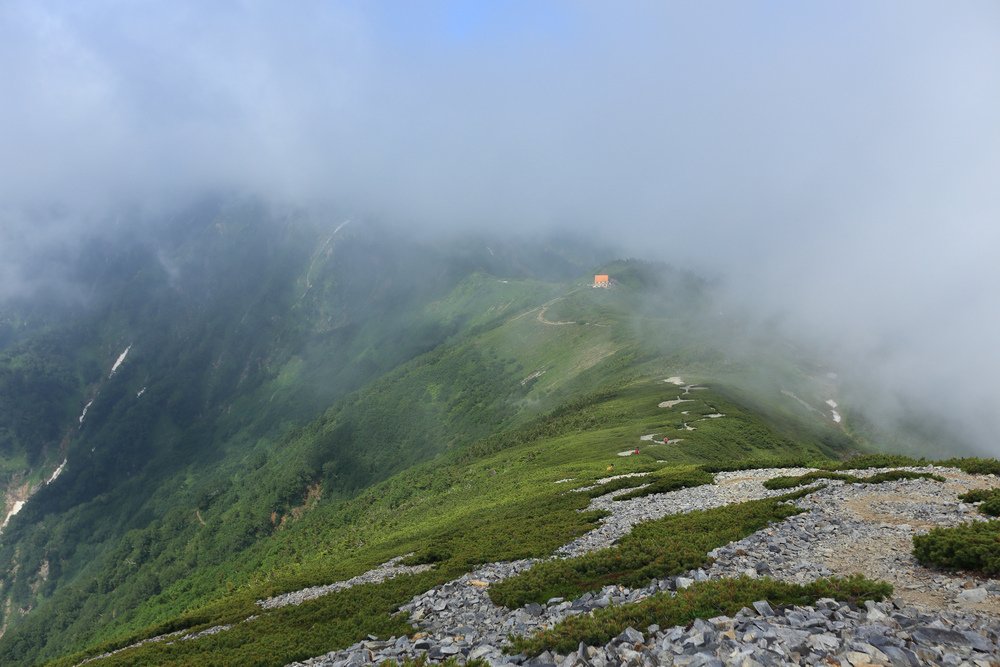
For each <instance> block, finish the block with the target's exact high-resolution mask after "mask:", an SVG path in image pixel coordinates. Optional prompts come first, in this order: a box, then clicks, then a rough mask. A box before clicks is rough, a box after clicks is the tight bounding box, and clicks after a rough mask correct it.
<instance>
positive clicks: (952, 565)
mask: <svg viewBox="0 0 1000 667" xmlns="http://www.w3.org/2000/svg"><path fill="white" fill-rule="evenodd" d="M913 555H914V556H915V557H916V559H917V561H919V562H920V563H921V564H922V565H926V566H929V567H930V566H936V567H941V568H945V569H948V570H972V571H975V572H980V573H982V574H985V575H987V576H990V577H996V576H997V575H1000V520H994V521H975V522H972V523H964V524H962V525H960V526H954V527H952V528H935V529H933V530H931V531H930V532H929V533H927V534H926V535H916V536H914V538H913Z"/></svg>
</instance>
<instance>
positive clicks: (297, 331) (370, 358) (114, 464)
mask: <svg viewBox="0 0 1000 667" xmlns="http://www.w3.org/2000/svg"><path fill="white" fill-rule="evenodd" d="M606 252H607V251H603V250H601V249H599V248H594V247H591V246H590V245H588V243H587V242H586V241H580V240H579V239H574V238H572V237H565V238H560V237H549V238H547V239H534V240H532V239H520V240H518V239H499V238H486V237H483V236H472V235H466V236H456V237H453V238H450V239H449V238H441V237H436V238H434V239H423V240H422V239H418V238H416V237H412V236H407V235H405V234H402V235H400V234H398V233H397V231H393V232H392V233H390V232H388V231H387V230H386V229H385V228H382V227H380V226H378V225H376V224H373V223H366V222H360V221H346V220H345V219H343V218H333V219H330V220H328V221H317V220H315V219H296V218H295V216H294V215H290V216H283V217H278V218H275V217H274V216H273V215H272V213H271V212H270V211H269V210H268V209H265V208H263V207H260V206H258V205H255V204H252V203H241V204H239V205H227V206H217V205H205V206H204V207H202V208H198V209H195V210H192V211H190V212H189V213H188V214H187V216H186V217H185V218H184V220H183V221H182V224H178V225H176V226H173V227H164V228H163V229H157V230H155V233H151V234H147V235H145V236H143V235H141V234H137V235H136V236H135V237H134V238H132V239H129V240H127V241H125V242H123V243H122V244H120V245H111V246H101V245H100V244H95V245H94V246H91V247H90V249H89V250H88V252H86V253H83V254H82V255H81V260H80V261H81V266H80V267H78V269H77V271H78V273H79V275H81V276H83V277H85V278H86V280H85V281H84V283H83V284H84V285H86V286H88V289H89V293H90V295H91V296H90V297H88V299H87V301H86V303H83V304H75V305H73V306H72V307H67V310H66V313H67V315H66V317H64V318H61V319H60V318H54V319H50V320H46V321H40V322H38V323H37V324H35V325H32V327H31V328H30V329H28V328H24V329H23V330H22V331H21V332H20V333H18V334H17V335H16V336H15V335H8V337H7V338H6V343H5V345H4V347H3V348H2V350H0V475H2V477H0V483H4V484H6V485H7V486H8V487H11V486H18V485H23V484H24V483H25V482H30V484H31V485H33V488H35V489H36V492H35V493H34V495H33V496H32V497H31V498H30V500H29V501H28V502H27V503H26V504H24V506H23V507H22V508H21V510H20V512H18V513H17V514H16V516H14V517H13V518H12V519H11V521H10V522H9V524H8V526H7V527H6V528H5V529H4V531H3V534H2V535H0V563H2V564H4V565H3V570H2V572H0V581H2V587H0V603H2V604H0V614H2V623H3V628H4V635H3V637H2V639H0V662H4V664H7V663H11V664H22V663H23V664H33V663H37V662H42V661H45V660H50V659H54V658H56V657H58V656H66V655H67V654H72V653H73V652H75V651H81V650H83V649H84V648H86V647H91V646H95V645H99V644H102V642H107V643H108V644H105V645H107V646H112V645H119V644H120V643H121V642H123V641H127V640H128V638H130V637H137V636H148V633H149V632H161V631H163V632H165V631H169V630H171V629H176V628H178V627H191V626H192V624H193V625H195V626H197V625H198V624H199V623H202V622H209V621H208V620H206V619H211V621H210V622H213V623H214V622H222V621H224V619H226V618H229V617H230V616H232V617H234V618H237V617H239V618H245V617H246V616H248V615H250V613H251V612H250V611H247V609H250V610H252V609H253V608H254V607H253V604H254V602H253V601H254V600H255V599H258V598H261V597H267V596H270V595H276V594H281V593H284V592H286V591H290V590H296V589H297V588H301V587H303V586H309V585H322V584H326V583H329V582H330V581H332V580H335V578H336V577H340V576H343V577H346V578H350V577H351V576H355V575H357V574H359V573H362V572H364V571H365V570H367V569H369V568H370V567H374V566H375V565H377V564H379V563H381V562H384V561H386V560H389V559H391V558H396V557H401V556H403V555H404V554H406V553H408V552H409V551H416V552H417V555H416V556H414V558H415V559H416V560H417V561H418V562H433V563H444V564H447V565H441V567H440V568H439V569H438V570H434V571H433V572H431V573H429V574H423V575H419V576H433V577H436V576H444V575H445V574H447V573H448V572H451V570H450V569H449V568H457V567H463V565H461V564H462V563H475V562H487V561H490V560H494V559H495V557H496V554H495V553H494V552H495V551H496V550H498V549H499V550H500V551H501V552H502V554H504V553H507V551H509V552H510V554H507V555H511V554H514V555H517V557H521V556H523V555H530V554H543V553H545V549H546V548H550V547H547V546H545V545H549V544H550V543H551V544H552V545H553V546H558V545H559V544H562V543H563V542H564V541H566V539H567V538H568V537H571V536H572V535H574V534H576V532H578V531H580V530H581V529H582V527H583V526H586V525H589V524H588V522H590V521H592V519H588V518H587V516H586V515H583V514H579V513H577V512H576V510H577V509H580V507H578V504H577V501H576V500H569V499H566V498H563V497H561V496H553V495H552V493H553V489H555V488H556V487H553V486H552V485H551V481H552V480H548V481H544V482H541V483H540V484H536V483H535V482H533V481H532V480H536V479H540V480H547V477H548V476H549V475H550V474H555V473H554V472H552V471H557V470H558V471H560V474H562V472H561V471H562V468H563V467H568V468H569V469H571V470H572V469H575V468H578V469H579V473H578V474H584V475H592V474H594V473H595V472H596V471H597V470H598V469H600V470H603V469H604V467H605V466H607V465H611V466H619V467H621V468H624V469H626V470H628V469H633V468H634V469H636V470H648V469H649V467H650V466H657V465H682V466H683V465H692V464H698V463H712V464H717V465H720V464H731V463H732V462H734V461H740V460H744V459H751V458H754V457H758V458H759V457H770V458H776V457H785V458H787V457H804V458H810V459H812V458H828V457H840V456H844V455H847V454H849V453H852V452H857V451H861V450H864V449H865V448H866V447H868V446H869V443H868V442H867V440H866V437H864V436H863V435H859V434H858V433H856V432H854V431H853V430H852V428H851V426H852V412H851V408H850V407H848V408H847V409H846V410H845V409H844V408H843V407H841V408H839V409H840V410H841V411H842V412H844V415H845V416H844V420H843V421H838V420H835V419H834V418H833V415H832V413H831V411H830V408H829V406H828V405H827V403H826V402H827V401H829V400H833V399H835V398H837V387H836V383H835V382H834V381H832V380H830V378H829V377H828V374H827V369H825V368H823V367H822V365H821V364H818V363H817V362H815V361H814V360H811V359H810V358H809V357H808V355H807V354H805V353H798V352H789V348H787V347H786V346H783V345H776V346H771V347H766V346H765V347H764V348H762V350H761V351H760V352H755V353H754V354H755V356H753V357H749V358H748V357H746V356H745V355H744V356H740V355H737V354H734V353H733V351H732V349H731V348H730V347H729V346H728V344H727V341H728V340H730V339H732V338H733V337H738V336H739V335H740V323H739V322H738V321H735V320H732V319H731V318H727V317H726V316H724V315H721V314H719V313H718V312H717V309H716V308H715V307H714V304H713V295H712V290H711V286H710V285H709V284H707V283H706V282H705V281H703V280H701V279H699V278H698V277H697V276H694V275H692V274H690V273H686V272H683V271H679V270H676V269H674V268H671V267H669V266H667V265H664V264H656V263H650V262H643V261H638V260H614V259H612V257H611V256H609V255H607V254H603V253H606ZM102 253H103V254H102ZM596 273H600V274H609V275H610V276H611V277H612V279H613V284H612V285H611V287H610V288H608V289H597V290H595V289H592V288H591V286H590V285H591V283H592V279H593V275H594V274H596ZM19 317H21V316H20V315H19V314H18V311H17V310H16V309H11V308H8V310H7V311H5V314H4V316H3V321H4V322H8V323H16V322H19V321H23V318H22V319H18V318H19ZM15 328H16V327H15ZM126 351H127V354H125V352H126ZM113 367H114V370H113V371H112V368H113ZM675 376H683V377H684V378H688V379H689V380H690V382H689V384H690V385H692V386H699V387H700V389H699V390H698V392H699V393H698V394H697V396H691V397H689V396H688V395H687V393H688V391H689V390H688V389H687V388H686V387H683V386H680V387H679V386H676V385H675V383H672V382H665V381H664V379H670V378H671V377H675ZM789 395H791V396H792V398H789ZM677 401H682V402H683V403H678V402H677ZM664 402H666V403H671V404H670V405H669V406H668V407H663V405H665V403H664ZM85 406H86V412H85V414H82V413H83V409H84V407H85ZM658 406H659V407H658ZM803 406H804V407H803ZM840 416H841V415H840V414H839V413H838V414H837V417H840ZM647 436H648V437H647ZM664 438H665V439H666V440H667V443H668V444H664V443H663V440H664ZM634 448H639V450H640V454H639V455H638V456H618V454H619V453H622V452H624V453H629V452H631V450H632V449H634ZM573 452H576V453H575V454H574V453H573ZM553 457H554V458H553ZM547 458H552V460H551V461H548V462H547V463H543V462H544V461H546V460H547ZM577 458H578V460H577ZM64 461H65V466H64V467H59V466H62V464H63V462H64ZM57 468H58V469H59V470H60V473H59V475H58V478H57V479H56V480H55V481H54V482H53V483H52V484H44V480H46V479H49V478H50V477H51V475H52V473H53V472H54V471H55V470H56V469H57ZM508 471H509V472H508ZM508 474H509V475H511V477H508V476H507V475H508ZM471 480H475V483H473V482H472V481H471ZM529 482H530V484H529ZM431 508H436V509H433V510H432V509H431ZM546 508H548V509H546ZM469 512H472V513H473V514H472V515H469V514H467V513H469ZM480 515H481V516H494V515H495V518H494V519H493V520H491V521H492V523H493V524H494V525H495V526H496V529H497V530H498V531H499V530H503V531H507V529H505V528H503V527H504V526H506V525H507V524H506V523H505V521H509V520H510V519H511V517H515V516H517V517H519V518H518V519H517V521H518V524H519V525H521V526H522V528H523V529H524V531H525V532H524V537H523V540H524V541H523V543H521V542H517V540H519V539H522V538H514V537H512V536H511V535H509V534H508V532H503V533H502V534H501V533H497V534H495V535H494V534H491V533H490V532H489V531H488V530H487V529H485V528H484V529H483V531H482V532H481V534H477V535H478V537H477V538H476V540H480V539H481V540H482V544H479V543H478V542H476V543H475V544H473V545H471V546H469V539H470V538H469V536H468V535H467V534H466V533H463V532H462V531H461V530H460V529H459V528H458V526H464V525H466V522H467V521H469V520H471V519H470V516H480ZM503 517H506V518H503ZM581 522H583V523H581ZM532 526H535V528H532ZM491 535H492V537H491ZM491 540H494V541H492V542H491ZM511 540H514V542H511ZM474 542H475V540H474ZM491 545H492V546H491ZM498 545H506V546H503V547H500V546H498ZM466 548H469V549H471V550H472V552H475V553H472V552H470V554H465V553H464V551H463V550H464V549H466ZM477 549H481V550H483V551H482V552H477V551H476V550H477ZM505 550H507V551H505ZM475 554H479V555H475ZM331 578H333V579H331ZM401 585H402V584H401ZM407 585H408V584H407ZM414 585H417V584H414ZM421 590H423V589H421ZM246 605H250V606H249V607H247V606H246ZM276 613H279V612H276ZM280 613H284V612H280ZM372 614H374V616H373V618H375V619H383V618H384V619H388V618H389V616H386V615H384V614H382V612H378V613H375V612H372ZM380 614H382V615H380ZM378 622H382V621H378ZM331 627H339V626H336V624H334V626H331ZM330 632H331V633H336V632H341V630H330ZM337 636H338V637H339V636H340V635H337ZM351 636H352V635H349V634H345V635H343V637H344V638H345V639H344V641H346V640H347V639H350V637H351ZM324 641H327V640H325V639H324ZM329 641H332V642H333V643H337V642H338V641H341V640H339V639H338V640H336V641H334V640H333V639H330V640H329ZM353 641H355V640H354V639H351V642H353ZM348 643H350V642H348ZM323 645H324V646H326V644H323ZM345 645H346V644H345ZM80 655H83V654H80ZM282 655H284V654H282ZM234 659H235V658H234ZM67 660H69V659H68V658H67ZM275 660H277V658H275ZM65 664H70V663H65ZM275 664H277V663H275Z"/></svg>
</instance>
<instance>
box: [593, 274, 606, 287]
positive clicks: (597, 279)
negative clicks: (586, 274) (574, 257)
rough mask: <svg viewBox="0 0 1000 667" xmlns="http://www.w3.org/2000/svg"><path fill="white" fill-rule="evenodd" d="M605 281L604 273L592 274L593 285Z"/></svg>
mask: <svg viewBox="0 0 1000 667" xmlns="http://www.w3.org/2000/svg"><path fill="white" fill-rule="evenodd" d="M606 282H608V277H607V276H606V275H604V274H598V275H596V276H594V284H595V285H597V284H599V283H606Z"/></svg>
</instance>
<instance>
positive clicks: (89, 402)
mask: <svg viewBox="0 0 1000 667" xmlns="http://www.w3.org/2000/svg"><path fill="white" fill-rule="evenodd" d="M93 404H94V399H90V400H89V401H87V404H86V405H85V406H83V412H81V413H80V425H81V426H82V425H83V420H84V419H86V418H87V410H89V409H90V406H91V405H93Z"/></svg>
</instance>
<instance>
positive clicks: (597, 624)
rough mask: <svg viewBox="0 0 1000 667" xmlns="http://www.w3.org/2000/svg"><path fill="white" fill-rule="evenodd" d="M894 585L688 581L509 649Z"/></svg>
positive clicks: (566, 643)
mask: <svg viewBox="0 0 1000 667" xmlns="http://www.w3.org/2000/svg"><path fill="white" fill-rule="evenodd" d="M891 594H892V586H891V585H889V584H886V583H880V582H875V581H871V580H869V579H865V578H864V577H862V576H860V575H855V576H852V577H848V578H845V579H840V578H834V579H820V580H818V581H815V582H812V583H810V584H805V585H798V584H790V583H785V582H782V581H776V580H774V579H748V578H746V577H741V578H737V579H716V580H712V581H704V582H699V583H695V584H692V585H691V586H689V587H688V588H686V589H684V590H681V591H678V592H677V593H676V594H670V593H658V594H656V595H653V596H650V597H648V598H646V599H645V600H642V601H640V602H637V603H635V604H630V605H623V606H619V607H607V608H604V609H598V610H596V611H594V612H593V613H592V614H588V615H581V616H571V617H570V618H568V619H566V620H564V621H562V622H561V623H559V624H557V625H556V626H554V627H552V628H550V629H546V630H542V631H540V632H538V633H536V634H534V635H532V636H530V637H517V638H514V639H513V641H512V642H511V644H512V649H513V651H516V652H523V653H525V654H527V655H537V654H538V653H541V652H542V651H545V650H550V651H556V652H559V653H568V652H570V651H573V650H574V649H576V647H577V646H579V644H580V642H583V643H585V644H587V645H589V646H603V645H604V644H606V643H607V642H608V641H610V640H611V639H613V638H614V637H616V636H617V635H619V634H620V633H621V632H622V631H624V630H625V629H626V628H628V627H633V628H646V627H647V626H650V625H653V624H656V625H659V626H661V627H665V628H669V627H672V626H675V625H685V624H687V623H690V622H691V621H693V620H694V619H696V618H705V619H707V618H712V617H715V616H723V615H725V616H731V615H733V614H735V613H736V612H738V611H739V610H740V609H742V608H743V607H749V606H750V605H752V604H753V603H754V602H756V601H757V600H767V601H768V602H770V603H771V604H772V605H774V606H789V605H800V606H801V605H809V604H812V603H813V602H815V601H816V600H818V599H820V598H827V597H829V598H834V599H836V600H843V601H846V602H849V603H851V604H859V603H860V602H862V601H864V600H883V599H885V598H886V597H888V596H889V595H891Z"/></svg>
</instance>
